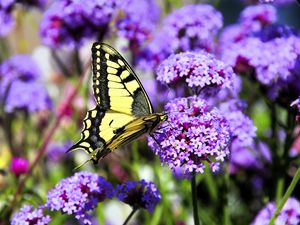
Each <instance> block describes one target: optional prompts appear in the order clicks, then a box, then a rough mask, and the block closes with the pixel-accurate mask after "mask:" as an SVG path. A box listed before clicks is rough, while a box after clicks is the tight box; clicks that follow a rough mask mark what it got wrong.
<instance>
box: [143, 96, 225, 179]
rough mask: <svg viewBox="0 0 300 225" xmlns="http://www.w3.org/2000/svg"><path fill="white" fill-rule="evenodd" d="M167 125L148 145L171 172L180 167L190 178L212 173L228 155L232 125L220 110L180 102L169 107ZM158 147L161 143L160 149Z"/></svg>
mask: <svg viewBox="0 0 300 225" xmlns="http://www.w3.org/2000/svg"><path fill="white" fill-rule="evenodd" d="M165 108H166V111H167V112H168V124H169V125H168V124H167V123H163V124H162V125H161V126H160V127H159V128H158V129H157V130H156V132H155V133H153V135H154V138H155V140H154V139H152V138H150V139H149V145H150V147H151V148H152V149H153V151H154V152H155V154H157V155H159V157H160V160H161V161H162V162H163V163H167V164H168V166H169V167H170V168H171V169H172V170H176V169H177V168H178V167H181V168H182V169H183V171H184V173H185V175H186V176H187V177H189V176H190V175H191V174H193V173H199V172H200V173H203V172H204V168H205V165H204V162H208V163H209V164H210V166H211V169H212V170H213V171H216V170H218V166H219V164H220V162H222V161H224V158H225V157H226V156H228V155H229V149H228V144H229V141H230V138H231V132H230V127H229V123H228V122H227V120H226V119H225V117H224V116H223V115H222V114H221V112H220V111H219V110H218V109H217V108H211V107H210V106H209V105H207V103H206V102H205V101H204V100H203V99H200V98H197V97H189V98H177V99H175V100H173V101H171V102H170V103H168V104H167V105H166V107H165ZM158 143H160V144H159V145H158Z"/></svg>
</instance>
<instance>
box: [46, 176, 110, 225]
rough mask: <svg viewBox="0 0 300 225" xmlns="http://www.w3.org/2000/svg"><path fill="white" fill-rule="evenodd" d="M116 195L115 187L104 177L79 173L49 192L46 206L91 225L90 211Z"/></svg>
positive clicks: (62, 181)
mask: <svg viewBox="0 0 300 225" xmlns="http://www.w3.org/2000/svg"><path fill="white" fill-rule="evenodd" d="M114 194H115V191H114V189H113V186H112V185H111V184H110V183H109V182H108V181H106V180H105V179H104V178H103V177H101V176H98V175H96V174H93V173H89V172H79V173H75V174H74V175H73V176H71V177H69V178H66V179H63V180H61V181H60V182H59V183H58V184H57V185H56V186H55V188H53V189H52V190H50V191H49V192H48V195H47V203H46V206H47V207H48V208H49V209H51V210H52V211H54V210H55V211H61V212H62V213H66V214H69V215H71V214H73V215H75V217H76V219H78V220H80V221H83V222H84V223H85V224H90V221H89V219H88V218H89V215H88V211H90V210H93V209H94V208H95V207H96V206H97V204H98V203H99V202H102V201H104V200H105V199H106V198H110V199H111V198H112V197H113V196H114Z"/></svg>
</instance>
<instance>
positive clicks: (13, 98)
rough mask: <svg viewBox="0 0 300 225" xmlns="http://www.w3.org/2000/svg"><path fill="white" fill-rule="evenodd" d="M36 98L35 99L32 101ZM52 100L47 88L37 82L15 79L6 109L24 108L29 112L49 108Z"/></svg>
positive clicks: (7, 110) (7, 99)
mask: <svg viewBox="0 0 300 225" xmlns="http://www.w3.org/2000/svg"><path fill="white" fill-rule="evenodd" d="M33 99H34V101H32V100H33ZM51 108H52V101H51V99H50V97H49V95H48V92H47V91H46V89H45V88H44V87H43V86H42V85H41V84H39V83H36V82H24V81H20V80H16V81H14V82H13V83H12V84H11V86H10V91H9V93H8V95H7V97H6V104H5V111H6V112H12V111H15V110H17V109H24V110H26V111H28V112H37V111H41V110H49V109H51Z"/></svg>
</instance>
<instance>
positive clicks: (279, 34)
mask: <svg viewBox="0 0 300 225" xmlns="http://www.w3.org/2000/svg"><path fill="white" fill-rule="evenodd" d="M255 36H256V37H258V38H259V39H260V40H261V41H263V42H267V41H271V40H273V39H276V38H288V37H291V36H297V31H296V30H295V29H293V28H291V27H290V26H287V25H284V24H271V25H268V26H266V27H264V28H263V29H261V30H260V31H259V32H257V33H255Z"/></svg>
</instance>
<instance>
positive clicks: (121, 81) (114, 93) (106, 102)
mask: <svg viewBox="0 0 300 225" xmlns="http://www.w3.org/2000/svg"><path fill="white" fill-rule="evenodd" d="M92 58H93V60H92V61H93V89H94V95H95V99H96V102H97V104H98V105H99V107H100V108H101V109H106V110H108V109H109V110H113V111H116V112H120V113H125V114H128V115H133V116H136V117H138V116H144V115H149V114H151V113H153V108H152V105H151V102H150V100H149V97H148V96H147V94H146V92H145V90H144V88H143V86H142V84H141V82H140V81H139V79H138V78H137V76H136V75H135V73H134V72H133V70H132V69H131V67H130V66H129V64H128V63H127V62H126V60H125V59H124V58H123V57H122V56H121V55H120V54H119V53H118V52H117V51H116V50H115V49H114V48H112V47H111V46H109V45H107V44H104V43H97V42H96V43H94V44H93V47H92Z"/></svg>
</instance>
